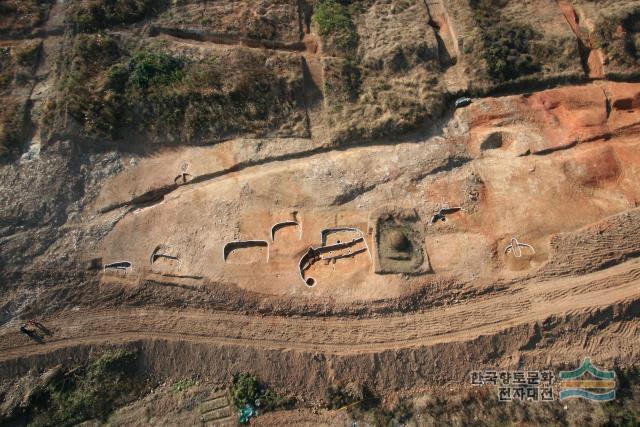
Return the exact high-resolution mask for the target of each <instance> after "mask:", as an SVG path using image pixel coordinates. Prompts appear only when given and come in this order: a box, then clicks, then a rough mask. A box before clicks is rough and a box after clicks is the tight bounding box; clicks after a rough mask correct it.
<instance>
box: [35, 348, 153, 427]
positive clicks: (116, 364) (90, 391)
mask: <svg viewBox="0 0 640 427" xmlns="http://www.w3.org/2000/svg"><path fill="white" fill-rule="evenodd" d="M136 359H137V353H136V352H134V351H129V350H122V349H120V350H112V351H106V352H104V353H102V354H100V355H99V356H97V357H95V358H93V359H92V360H90V361H89V362H88V363H87V364H86V365H81V366H76V367H75V368H72V369H70V370H67V371H65V372H62V373H61V374H60V375H59V376H58V377H57V378H55V379H54V380H53V381H52V382H51V383H50V384H49V385H48V386H47V387H46V388H45V389H44V390H42V391H41V392H40V394H39V396H37V397H36V398H35V401H34V406H33V408H32V414H31V415H32V419H31V422H30V425H32V426H68V425H73V424H77V423H79V422H82V421H84V420H88V419H94V418H97V419H103V420H104V419H106V417H107V416H108V415H109V414H110V413H111V412H112V410H113V409H114V408H116V407H118V406H121V405H124V404H126V403H128V402H129V401H131V400H133V399H134V398H136V397H137V396H138V395H139V394H140V392H141V391H142V390H143V389H144V386H143V382H142V380H141V379H140V378H139V377H137V376H136V375H135V373H136Z"/></svg>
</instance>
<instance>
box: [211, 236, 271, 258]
mask: <svg viewBox="0 0 640 427" xmlns="http://www.w3.org/2000/svg"><path fill="white" fill-rule="evenodd" d="M253 247H263V248H265V247H266V248H267V261H266V262H269V249H270V248H269V242H267V241H266V240H235V241H233V242H227V243H225V245H224V247H223V248H222V259H223V260H224V262H227V258H228V257H229V254H231V252H233V251H235V250H236V249H245V248H253Z"/></svg>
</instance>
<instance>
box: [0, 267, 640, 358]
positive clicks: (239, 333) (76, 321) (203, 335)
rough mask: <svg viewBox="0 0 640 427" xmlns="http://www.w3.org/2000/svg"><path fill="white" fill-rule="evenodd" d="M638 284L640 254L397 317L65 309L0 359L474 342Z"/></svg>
mask: <svg viewBox="0 0 640 427" xmlns="http://www.w3.org/2000/svg"><path fill="white" fill-rule="evenodd" d="M639 285H640V259H634V260H632V261H628V262H626V263H623V264H620V265H618V266H615V267H612V268H609V269H606V270H602V271H598V272H596V273H592V274H588V275H584V276H581V277H577V278H576V277H572V278H565V279H560V280H550V281H545V282H536V281H529V282H526V283H523V284H522V285H518V286H514V287H513V288H512V289H511V290H510V291H509V292H506V293H503V294H501V295H497V296H485V297H481V298H478V299H475V300H472V301H465V302H463V303H459V304H455V303H454V304H453V305H451V306H446V307H439V308H434V309H431V310H428V311H425V312H421V313H414V314H409V315H404V316H397V317H395V316H394V317H378V318H370V319H344V318H331V317H330V318H320V319H319V318H315V317H313V318H302V317H299V318H296V317H279V316H250V315H249V316H247V315H242V314H235V313H224V312H208V311H195V310H183V311H175V310H162V309H154V308H139V309H136V308H122V309H118V310H104V311H103V310H96V311H84V310H78V311H66V312H63V313H60V314H59V315H55V316H53V317H51V318H48V319H43V322H44V323H45V324H46V325H47V327H48V328H50V329H51V330H52V332H53V335H52V336H50V337H47V338H46V339H45V340H44V342H43V343H41V344H36V343H34V342H33V341H31V340H30V339H29V338H27V337H25V336H23V335H21V334H20V333H19V332H17V331H16V330H15V328H14V327H13V326H11V327H9V326H8V325H5V326H4V327H3V328H2V329H1V330H0V331H1V334H0V337H1V339H0V361H6V360H9V359H14V358H19V357H22V356H28V355H34V354H42V353H47V352H51V351H54V350H57V349H61V348H65V347H70V346H76V345H82V344H100V343H106V342H108V343H110V344H118V343H126V342H130V341H135V340H140V339H161V340H172V341H188V342H200V343H206V344H211V345H225V344H230V345H243V346H250V347H257V348H262V349H273V350H303V351H304V350H306V351H317V352H322V353H328V354H336V355H350V354H363V353H376V352H381V351H384V350H388V349H402V348H408V347H415V346H432V345H436V344H442V343H450V342H457V341H469V340H473V339H475V338H477V337H479V336H481V335H490V334H495V333H497V332H499V331H501V330H505V329H507V328H511V327H514V326H517V325H522V324H531V323H534V322H537V321H543V320H545V319H547V318H549V317H551V316H562V315H566V314H571V315H576V314H579V313H585V312H593V311H596V310H599V309H604V308H606V307H608V306H611V305H613V304H616V303H620V302H625V301H635V300H637V299H638V298H640V286H639ZM636 328H637V325H636ZM626 333H627V334H628V335H629V336H632V335H634V334H636V333H637V330H636V329H634V328H628V330H627V331H626Z"/></svg>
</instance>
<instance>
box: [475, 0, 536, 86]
mask: <svg viewBox="0 0 640 427" xmlns="http://www.w3.org/2000/svg"><path fill="white" fill-rule="evenodd" d="M469 4H470V6H471V7H472V9H473V11H474V20H475V22H476V25H477V26H478V27H479V28H480V29H481V31H482V46H483V49H482V52H481V53H480V54H481V56H482V57H483V58H484V60H485V62H486V64H487V71H488V73H489V76H490V77H491V79H492V80H494V81H495V82H506V81H509V80H515V79H517V78H519V77H522V76H526V75H528V74H533V73H536V72H538V71H540V70H541V66H540V63H539V60H538V59H536V58H534V56H533V52H532V50H533V49H532V45H531V41H532V40H535V39H539V38H540V37H541V36H540V35H539V34H538V33H537V32H536V31H534V30H533V28H532V27H530V26H529V25H525V24H520V23H516V22H511V21H509V20H508V19H507V18H505V17H504V16H502V14H501V13H500V7H499V4H498V5H495V4H494V3H493V2H492V1H491V0H469Z"/></svg>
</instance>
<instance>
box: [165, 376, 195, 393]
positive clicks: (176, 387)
mask: <svg viewBox="0 0 640 427" xmlns="http://www.w3.org/2000/svg"><path fill="white" fill-rule="evenodd" d="M195 385H198V382H197V381H196V380H194V379H191V378H185V379H182V380H180V381H176V382H175V383H173V385H172V386H171V390H172V391H173V392H174V393H181V392H183V391H187V390H189V389H190V388H191V387H193V386H195Z"/></svg>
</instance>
